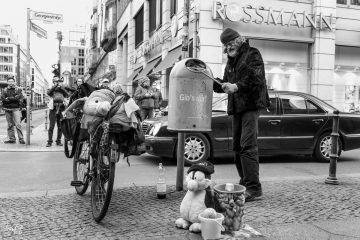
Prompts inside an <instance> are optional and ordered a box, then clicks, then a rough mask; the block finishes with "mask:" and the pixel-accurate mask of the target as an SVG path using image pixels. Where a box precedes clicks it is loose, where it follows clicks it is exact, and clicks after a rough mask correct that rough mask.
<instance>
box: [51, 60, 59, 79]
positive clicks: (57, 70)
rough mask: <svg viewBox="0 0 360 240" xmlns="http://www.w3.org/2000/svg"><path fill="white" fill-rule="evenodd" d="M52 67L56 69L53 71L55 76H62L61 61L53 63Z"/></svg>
mask: <svg viewBox="0 0 360 240" xmlns="http://www.w3.org/2000/svg"><path fill="white" fill-rule="evenodd" d="M51 67H52V68H53V69H54V70H53V71H52V73H53V74H54V77H58V78H60V64H59V63H57V64H53V65H52V66H51Z"/></svg>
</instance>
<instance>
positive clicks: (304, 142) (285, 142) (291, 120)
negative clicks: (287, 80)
mask: <svg viewBox="0 0 360 240" xmlns="http://www.w3.org/2000/svg"><path fill="white" fill-rule="evenodd" d="M280 101H281V106H282V112H283V115H282V120H281V122H282V124H281V141H280V146H281V149H282V150H283V151H286V152H292V151H296V150H300V149H301V150H304V149H308V150H309V149H311V148H312V146H313V144H314V141H315V136H316V135H317V134H318V133H319V131H320V130H321V129H322V128H323V126H324V125H325V123H326V122H327V120H328V116H327V114H326V112H325V111H324V110H323V109H322V108H320V107H319V106H318V105H317V104H315V103H314V102H312V101H311V100H309V99H307V98H306V97H305V96H303V95H301V94H290V93H281V94H280ZM304 153H305V152H304Z"/></svg>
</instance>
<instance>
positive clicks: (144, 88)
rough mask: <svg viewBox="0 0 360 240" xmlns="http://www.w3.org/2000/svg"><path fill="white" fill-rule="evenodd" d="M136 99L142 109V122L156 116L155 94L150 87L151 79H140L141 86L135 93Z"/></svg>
mask: <svg viewBox="0 0 360 240" xmlns="http://www.w3.org/2000/svg"><path fill="white" fill-rule="evenodd" d="M134 97H135V100H136V101H137V104H138V105H139V107H140V114H141V119H142V121H144V120H145V119H147V118H152V117H153V115H154V106H155V101H154V98H155V94H154V92H153V90H152V89H151V87H150V79H149V78H148V77H143V78H141V79H139V86H138V87H137V89H136V91H135V94H134Z"/></svg>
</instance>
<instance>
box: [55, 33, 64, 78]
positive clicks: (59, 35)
mask: <svg viewBox="0 0 360 240" xmlns="http://www.w3.org/2000/svg"><path fill="white" fill-rule="evenodd" d="M56 39H57V40H58V41H59V51H58V54H59V61H58V68H59V78H61V68H60V61H61V42H62V40H63V35H62V32H61V31H57V32H56Z"/></svg>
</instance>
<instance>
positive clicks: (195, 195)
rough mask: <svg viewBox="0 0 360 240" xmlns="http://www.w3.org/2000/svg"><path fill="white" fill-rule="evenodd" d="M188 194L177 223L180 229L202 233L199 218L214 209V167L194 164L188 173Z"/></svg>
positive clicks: (206, 163) (205, 163)
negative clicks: (207, 210) (212, 175)
mask: <svg viewBox="0 0 360 240" xmlns="http://www.w3.org/2000/svg"><path fill="white" fill-rule="evenodd" d="M187 173H188V175H187V176H186V184H187V189H188V190H187V192H186V194H185V196H184V198H183V200H182V202H181V205H180V218H178V219H177V220H176V221H175V225H176V227H178V228H183V229H189V230H190V231H191V232H200V231H201V225H200V220H199V218H198V216H199V214H200V213H202V212H203V211H204V210H205V209H206V208H214V204H215V202H214V195H213V194H212V191H211V189H210V186H211V183H212V182H211V174H213V173H214V165H213V164H212V163H210V162H207V161H202V162H200V163H197V164H193V165H192V166H191V167H190V168H189V170H188V171H187Z"/></svg>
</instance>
